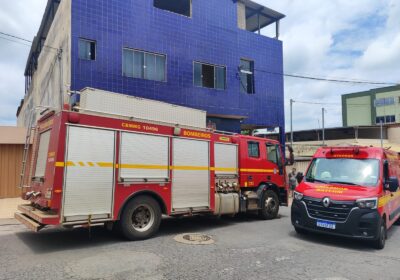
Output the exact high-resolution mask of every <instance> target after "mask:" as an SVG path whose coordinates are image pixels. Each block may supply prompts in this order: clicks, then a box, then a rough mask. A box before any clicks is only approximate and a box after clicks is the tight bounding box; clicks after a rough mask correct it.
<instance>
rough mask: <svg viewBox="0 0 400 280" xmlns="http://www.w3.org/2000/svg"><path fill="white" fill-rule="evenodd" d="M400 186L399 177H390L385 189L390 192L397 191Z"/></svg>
mask: <svg viewBox="0 0 400 280" xmlns="http://www.w3.org/2000/svg"><path fill="white" fill-rule="evenodd" d="M398 188H399V179H397V177H390V178H389V180H388V181H387V182H386V185H385V189H387V190H388V191H390V192H397V190H398Z"/></svg>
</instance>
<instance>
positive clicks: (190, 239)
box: [174, 233, 214, 245]
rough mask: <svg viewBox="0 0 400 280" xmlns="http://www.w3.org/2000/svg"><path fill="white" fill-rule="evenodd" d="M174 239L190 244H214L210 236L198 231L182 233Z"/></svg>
mask: <svg viewBox="0 0 400 280" xmlns="http://www.w3.org/2000/svg"><path fill="white" fill-rule="evenodd" d="M174 239H175V241H177V242H180V243H183V244H190V245H210V244H214V240H213V239H212V238H211V236H208V235H205V234H200V233H184V234H180V235H177V236H175V237H174Z"/></svg>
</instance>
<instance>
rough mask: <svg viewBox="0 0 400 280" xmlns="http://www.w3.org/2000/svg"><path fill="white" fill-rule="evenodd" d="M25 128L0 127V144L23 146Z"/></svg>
mask: <svg viewBox="0 0 400 280" xmlns="http://www.w3.org/2000/svg"><path fill="white" fill-rule="evenodd" d="M25 139H26V128H25V127H16V126H0V144H25Z"/></svg>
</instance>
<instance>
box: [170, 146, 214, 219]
mask: <svg viewBox="0 0 400 280" xmlns="http://www.w3.org/2000/svg"><path fill="white" fill-rule="evenodd" d="M209 146H210V145H209V142H207V141H200V140H190V139H180V138H174V140H173V147H172V150H173V157H172V161H173V167H172V168H173V179H172V209H173V211H180V210H182V211H183V210H185V209H189V208H192V209H194V210H196V209H202V208H209V206H210V160H209V158H210V148H209Z"/></svg>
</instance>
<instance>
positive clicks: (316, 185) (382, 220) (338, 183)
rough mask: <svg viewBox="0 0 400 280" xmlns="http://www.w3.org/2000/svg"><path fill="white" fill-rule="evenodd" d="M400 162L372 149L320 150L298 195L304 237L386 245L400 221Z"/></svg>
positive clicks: (297, 216) (295, 214) (297, 222)
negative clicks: (323, 235)
mask: <svg viewBox="0 0 400 280" xmlns="http://www.w3.org/2000/svg"><path fill="white" fill-rule="evenodd" d="M399 177H400V157H399V154H398V153H395V152H392V151H389V150H385V149H381V148H372V147H328V148H320V149H319V150H318V151H317V152H316V154H315V155H314V158H313V160H312V162H311V164H310V166H309V168H308V171H307V173H306V175H305V177H304V179H303V181H302V183H300V184H299V186H298V187H297V188H296V191H295V193H294V201H293V205H292V224H293V226H294V228H295V229H296V231H297V232H298V233H304V232H306V231H313V232H320V233H326V234H332V235H337V236H345V237H352V238H358V239H364V240H370V241H371V242H372V243H373V244H374V246H375V247H376V248H377V249H382V248H383V247H384V246H385V241H386V238H387V230H388V229H389V228H390V227H391V226H392V225H393V224H394V223H395V222H396V221H397V220H399V218H400V190H399Z"/></svg>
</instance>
